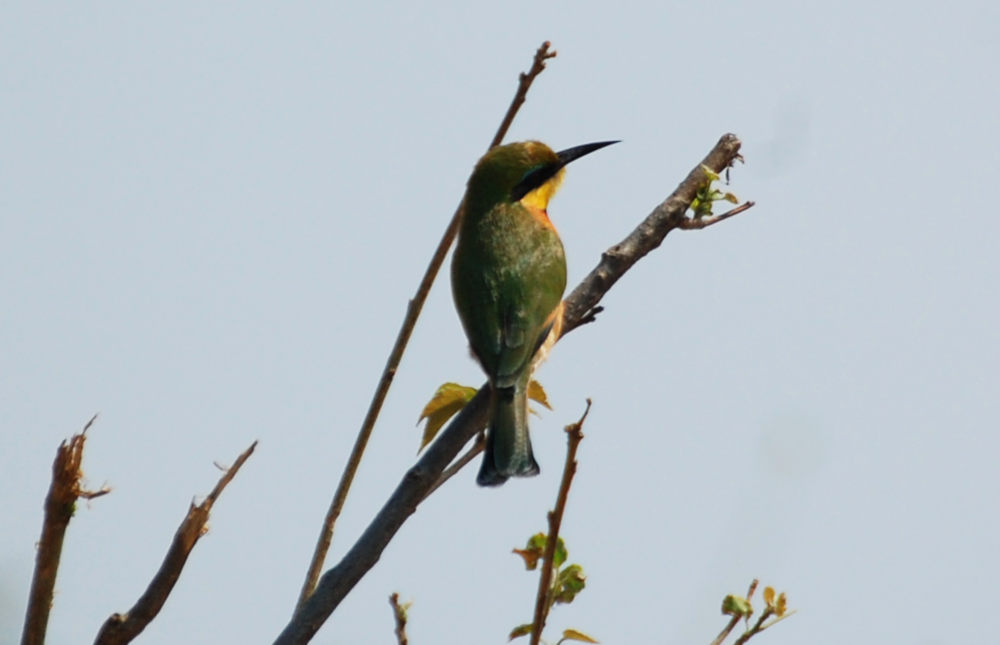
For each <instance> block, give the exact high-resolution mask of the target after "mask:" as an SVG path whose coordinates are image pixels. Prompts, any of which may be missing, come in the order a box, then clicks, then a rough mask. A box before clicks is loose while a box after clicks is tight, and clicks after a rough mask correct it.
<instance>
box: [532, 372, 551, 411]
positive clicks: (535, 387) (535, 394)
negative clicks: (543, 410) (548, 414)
mask: <svg viewBox="0 0 1000 645" xmlns="http://www.w3.org/2000/svg"><path fill="white" fill-rule="evenodd" d="M528 398H529V399H531V400H532V401H537V402H538V403H541V404H542V405H544V406H545V407H547V408H548V409H550V410H551V409H552V406H551V405H549V397H548V396H546V394H545V390H544V389H543V388H542V384H541V383H539V382H538V381H536V380H534V379H532V380H531V381H529V382H528Z"/></svg>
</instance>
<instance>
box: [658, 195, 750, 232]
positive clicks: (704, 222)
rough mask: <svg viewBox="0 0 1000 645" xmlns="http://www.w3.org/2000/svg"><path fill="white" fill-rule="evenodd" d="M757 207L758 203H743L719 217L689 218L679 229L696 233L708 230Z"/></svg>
mask: <svg viewBox="0 0 1000 645" xmlns="http://www.w3.org/2000/svg"><path fill="white" fill-rule="evenodd" d="M755 205H756V202H743V203H742V204H740V205H739V206H737V207H735V208H732V209H730V210H728V211H726V212H725V213H720V214H719V215H709V216H707V217H689V218H687V219H685V220H684V221H683V222H682V223H681V224H680V225H679V226H678V227H677V228H679V229H683V230H685V231H696V230H699V229H703V228H708V227H709V226H711V225H712V224H718V223H719V222H721V221H723V220H727V219H729V218H730V217H732V216H733V215H739V214H740V213H742V212H743V211H748V210H750V209H751V208H753V207H754V206H755Z"/></svg>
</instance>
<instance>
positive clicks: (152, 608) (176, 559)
mask: <svg viewBox="0 0 1000 645" xmlns="http://www.w3.org/2000/svg"><path fill="white" fill-rule="evenodd" d="M256 447H257V442H256V441H254V442H253V443H252V444H250V447H249V448H247V449H246V450H245V451H243V454H241V455H240V456H239V457H237V459H236V461H235V462H234V463H233V465H232V466H231V467H229V468H228V469H227V470H226V472H225V473H224V474H223V475H222V477H221V478H220V479H219V482H218V483H217V484H216V485H215V488H213V489H212V492H211V493H209V494H208V497H206V498H205V501H203V502H202V503H201V504H198V505H195V504H191V507H190V508H189V509H188V512H187V515H186V516H185V517H184V520H183V521H182V522H181V525H180V526H179V527H178V528H177V532H176V533H175V534H174V541H173V542H172V543H171V545H170V549H169V550H168V551H167V555H166V557H165V558H163V564H161V565H160V570H159V571H157V572H156V575H155V576H153V579H152V580H151V581H150V582H149V586H148V587H146V591H145V592H143V594H142V596H140V597H139V600H137V601H136V603H135V605H133V606H132V608H131V609H129V610H128V612H126V613H124V614H117V613H116V614H112V615H111V616H110V617H109V618H108V619H107V620H106V621H104V625H103V626H102V627H101V631H100V632H98V634H97V639H96V640H95V641H94V644H95V645H118V644H120V643H129V642H131V641H132V640H133V639H134V638H135V637H136V636H138V635H139V634H140V633H141V632H142V630H144V629H146V626H147V625H149V623H151V622H152V621H153V619H154V618H156V615H157V614H158V613H160V609H162V608H163V603H165V602H166V601H167V597H168V596H169V595H170V592H171V591H172V590H173V588H174V585H175V584H176V583H177V579H178V578H180V576H181V571H182V570H183V569H184V564H185V563H186V562H187V559H188V556H189V555H190V554H191V550H192V549H194V545H195V543H196V542H197V541H198V538H200V537H201V536H202V535H204V534H205V531H206V529H205V524H206V523H207V522H208V516H209V513H210V512H211V510H212V505H213V504H215V500H217V499H218V498H219V495H221V494H222V490H223V489H224V488H225V487H226V486H227V485H228V484H229V482H231V481H232V480H233V477H235V476H236V473H238V472H239V470H240V467H241V466H243V464H244V462H246V460H247V459H249V458H250V455H252V454H253V451H254V448H256Z"/></svg>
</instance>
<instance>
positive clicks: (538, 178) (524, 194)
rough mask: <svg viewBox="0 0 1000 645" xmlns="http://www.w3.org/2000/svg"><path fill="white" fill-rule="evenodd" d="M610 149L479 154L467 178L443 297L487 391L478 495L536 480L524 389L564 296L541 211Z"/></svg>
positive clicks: (536, 148)
mask: <svg viewBox="0 0 1000 645" xmlns="http://www.w3.org/2000/svg"><path fill="white" fill-rule="evenodd" d="M612 143H617V142H616V141H602V142H600V143H589V144H586V145H582V146H577V147H575V148H570V149H568V150H563V151H562V152H554V151H553V150H552V149H551V148H549V147H548V146H547V145H545V144H544V143H540V142H538V141H525V142H522V143H511V144H508V145H505V146H499V147H496V148H493V149H492V150H490V151H489V152H487V153H486V154H485V155H484V156H483V158H482V159H480V160H479V163H477V164H476V167H475V169H474V170H473V171H472V176H471V177H469V184H468V188H467V190H466V193H465V200H464V214H463V216H462V222H461V225H460V228H459V232H458V242H457V244H456V246H455V255H454V257H453V259H452V263H451V287H452V294H453V295H454V298H455V307H456V309H458V315H459V318H461V320H462V327H463V328H464V329H465V335H466V336H468V338H469V345H470V346H471V348H472V353H473V354H474V355H475V357H476V358H477V359H478V360H479V363H480V364H481V365H482V366H483V369H484V370H485V371H486V375H487V376H488V377H489V381H490V385H491V387H492V391H493V394H492V398H491V400H490V422H489V427H488V431H487V438H486V454H485V456H484V457H483V464H482V467H481V468H480V469H479V475H478V477H477V478H476V482H477V483H478V484H479V485H480V486H499V485H500V484H502V483H504V482H505V481H507V478H508V477H529V476H531V475H537V474H538V472H539V470H538V462H536V461H535V457H534V455H533V454H532V451H531V437H530V436H529V435H528V383H529V382H530V380H531V371H532V368H533V367H534V365H535V364H536V363H537V362H539V361H540V360H541V359H542V358H544V355H545V354H546V353H547V351H548V348H549V347H551V344H552V343H554V342H555V340H557V339H558V337H559V331H560V330H559V329H558V327H559V326H560V325H561V323H562V306H561V304H562V296H563V291H564V290H565V289H566V256H565V254H564V253H563V246H562V242H561V241H560V240H559V234H558V233H556V230H555V228H554V227H553V226H552V222H551V221H550V220H549V216H548V212H547V208H548V205H549V200H550V199H551V198H552V196H553V195H554V194H555V192H556V191H557V190H558V188H559V184H560V183H561V182H562V179H563V175H564V174H565V170H564V168H565V166H566V164H568V163H570V162H571V161H573V160H575V159H579V158H580V157H582V156H584V155H586V154H589V153H591V152H593V151H595V150H598V149H600V148H603V147H604V146H608V145H611V144H612ZM550 338H551V340H549V342H548V343H546V340H547V339H550Z"/></svg>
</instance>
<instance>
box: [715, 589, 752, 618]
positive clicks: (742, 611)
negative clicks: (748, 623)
mask: <svg viewBox="0 0 1000 645" xmlns="http://www.w3.org/2000/svg"><path fill="white" fill-rule="evenodd" d="M722 613H723V614H726V615H727V616H750V615H751V614H753V605H751V604H750V601H749V600H747V599H746V598H744V597H743V596H735V595H733V594H729V595H728V596H726V597H725V598H723V599H722Z"/></svg>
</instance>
